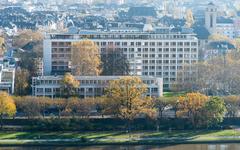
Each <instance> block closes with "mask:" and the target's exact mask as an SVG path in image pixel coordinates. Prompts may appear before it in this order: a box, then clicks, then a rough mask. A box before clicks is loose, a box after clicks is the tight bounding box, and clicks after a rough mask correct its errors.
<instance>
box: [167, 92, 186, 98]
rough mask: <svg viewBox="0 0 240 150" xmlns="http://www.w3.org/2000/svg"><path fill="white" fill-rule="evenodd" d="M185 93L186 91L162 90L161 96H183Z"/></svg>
mask: <svg viewBox="0 0 240 150" xmlns="http://www.w3.org/2000/svg"><path fill="white" fill-rule="evenodd" d="M185 94H186V92H164V93H163V96H164V97H174V96H183V95H185Z"/></svg>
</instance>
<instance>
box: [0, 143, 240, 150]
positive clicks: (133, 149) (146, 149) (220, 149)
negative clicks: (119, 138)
mask: <svg viewBox="0 0 240 150" xmlns="http://www.w3.org/2000/svg"><path fill="white" fill-rule="evenodd" d="M0 150H240V144H183V145H161V146H150V145H141V146H89V147H0Z"/></svg>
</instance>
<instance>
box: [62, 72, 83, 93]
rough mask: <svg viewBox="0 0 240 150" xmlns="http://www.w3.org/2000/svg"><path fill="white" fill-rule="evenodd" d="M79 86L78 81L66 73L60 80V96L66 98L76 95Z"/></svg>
mask: <svg viewBox="0 0 240 150" xmlns="http://www.w3.org/2000/svg"><path fill="white" fill-rule="evenodd" d="M79 86H80V83H79V81H78V80H76V79H75V77H74V76H73V75H71V74H70V73H66V74H65V75H64V77H63V79H62V80H61V93H60V95H61V96H64V97H66V98H68V97H71V96H75V95H76V89H77V88H78V87H79Z"/></svg>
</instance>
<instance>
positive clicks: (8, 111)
mask: <svg viewBox="0 0 240 150" xmlns="http://www.w3.org/2000/svg"><path fill="white" fill-rule="evenodd" d="M15 114H16V105H15V103H14V101H13V99H12V98H11V97H10V96H9V95H8V94H7V93H5V92H0V119H1V121H0V122H1V129H2V128H3V117H4V116H10V117H11V116H14V115H15Z"/></svg>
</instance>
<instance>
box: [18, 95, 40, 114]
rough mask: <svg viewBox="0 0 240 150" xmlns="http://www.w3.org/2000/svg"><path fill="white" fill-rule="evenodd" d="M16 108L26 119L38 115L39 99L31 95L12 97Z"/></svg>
mask: <svg viewBox="0 0 240 150" xmlns="http://www.w3.org/2000/svg"><path fill="white" fill-rule="evenodd" d="M14 101H15V103H16V106H17V109H18V111H19V112H22V113H23V114H24V115H25V116H26V117H27V118H28V119H32V118H35V117H39V116H40V115H41V106H40V102H39V99H38V98H37V97H32V96H23V97H16V98H14Z"/></svg>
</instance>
